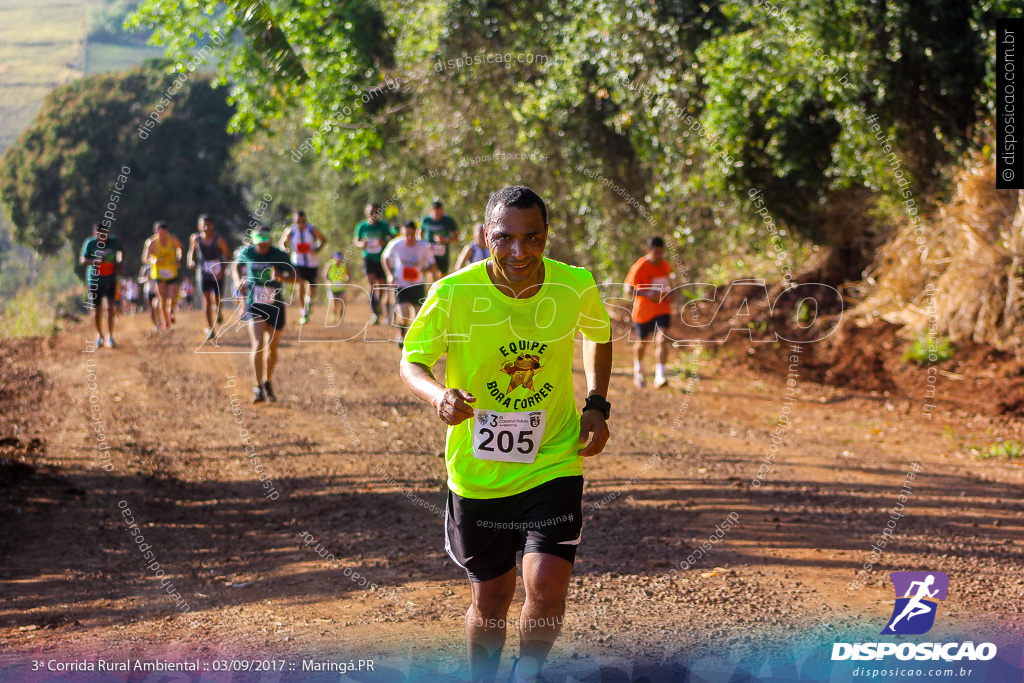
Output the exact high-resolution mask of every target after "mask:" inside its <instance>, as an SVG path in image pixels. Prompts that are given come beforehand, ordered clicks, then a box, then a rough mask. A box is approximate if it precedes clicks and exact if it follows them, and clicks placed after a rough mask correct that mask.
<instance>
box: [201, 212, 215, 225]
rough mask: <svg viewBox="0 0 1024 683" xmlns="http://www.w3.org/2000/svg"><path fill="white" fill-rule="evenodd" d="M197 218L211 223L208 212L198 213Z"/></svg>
mask: <svg viewBox="0 0 1024 683" xmlns="http://www.w3.org/2000/svg"><path fill="white" fill-rule="evenodd" d="M199 220H200V221H205V222H207V223H209V224H210V225H213V219H212V218H210V214H208V213H201V214H199Z"/></svg>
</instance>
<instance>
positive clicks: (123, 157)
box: [0, 63, 247, 264]
mask: <svg viewBox="0 0 1024 683" xmlns="http://www.w3.org/2000/svg"><path fill="white" fill-rule="evenodd" d="M166 66H167V65H166V64H164V63H160V64H149V65H146V66H143V67H139V68H135V69H132V70H129V71H126V72H122V73H120V74H103V75H97V76H90V77H87V78H83V79H81V80H78V81H75V82H74V83H71V84H70V85H67V86H64V87H62V88H58V89H56V90H54V91H52V92H51V93H50V94H49V95H48V96H47V98H46V100H45V101H44V103H43V106H42V109H41V110H40V111H39V114H38V115H37V116H36V118H35V121H34V122H33V124H32V125H31V127H29V129H28V130H26V131H25V132H24V133H22V135H21V136H20V137H19V138H18V140H17V142H15V144H14V145H12V146H11V147H9V148H8V149H7V151H6V152H5V153H4V155H3V157H2V158H0V201H2V203H3V206H4V209H5V211H6V213H7V215H8V216H9V219H10V223H11V224H12V226H13V234H14V238H15V239H16V240H17V241H19V242H20V243H22V244H24V245H26V246H29V247H31V248H33V249H35V250H37V251H39V252H41V253H43V254H53V253H55V252H56V251H57V250H58V249H59V248H60V247H61V245H63V244H65V243H67V242H68V241H71V242H72V243H73V244H74V245H76V246H77V244H79V243H80V242H81V241H82V240H84V239H85V238H86V237H87V236H88V235H89V234H90V232H91V226H92V224H93V223H95V222H98V221H99V222H102V221H107V223H108V224H109V227H110V228H111V230H112V232H114V234H116V235H118V236H119V237H120V238H121V240H122V242H123V243H124V245H125V251H126V253H125V257H126V259H127V260H128V262H129V263H130V264H134V263H136V262H137V260H138V258H139V255H140V253H141V249H142V242H143V241H144V240H145V239H146V237H148V236H149V235H150V234H151V226H152V224H153V222H154V221H155V220H158V219H164V220H167V221H169V222H170V224H171V229H172V232H174V233H176V234H178V235H179V237H180V238H182V239H184V237H185V235H186V234H187V232H188V231H191V230H192V229H193V226H194V225H195V222H196V217H197V216H198V215H199V214H201V213H210V214H212V215H213V216H215V219H217V220H218V224H219V225H221V226H223V228H222V229H230V228H232V227H234V228H237V229H239V230H241V229H242V228H244V225H245V224H246V223H247V219H246V218H245V216H246V210H245V207H244V205H243V203H242V199H241V193H240V188H239V186H238V184H237V183H236V181H235V180H234V179H233V170H232V166H233V162H232V160H231V156H230V152H231V147H232V145H233V143H234V138H233V136H231V135H229V134H228V133H227V132H226V127H227V123H228V121H229V120H230V118H231V116H232V113H233V110H232V108H231V107H230V106H229V105H228V104H227V103H226V102H225V94H226V93H225V92H224V90H223V89H220V88H214V87H212V86H211V83H210V78H209V77H207V76H203V75H201V74H199V73H189V72H188V71H184V73H182V74H179V76H178V77H177V78H175V77H172V76H171V75H168V74H167V73H166V72H165V70H166ZM118 176H121V177H122V178H123V180H121V181H120V182H119V181H118ZM118 186H120V187H121V188H122V189H121V190H117V189H116V188H117V187H118Z"/></svg>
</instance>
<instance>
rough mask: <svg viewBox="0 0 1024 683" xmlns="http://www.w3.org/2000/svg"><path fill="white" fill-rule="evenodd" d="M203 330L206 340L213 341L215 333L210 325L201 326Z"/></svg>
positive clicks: (215, 336)
mask: <svg viewBox="0 0 1024 683" xmlns="http://www.w3.org/2000/svg"><path fill="white" fill-rule="evenodd" d="M203 332H205V333H206V341H213V340H214V339H216V338H217V334H216V332H214V330H213V328H212V327H205V328H203Z"/></svg>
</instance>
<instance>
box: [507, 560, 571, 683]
mask: <svg viewBox="0 0 1024 683" xmlns="http://www.w3.org/2000/svg"><path fill="white" fill-rule="evenodd" d="M571 578H572V562H569V561H568V560H565V559H562V558H561V557H557V556H555V555H549V554H547V553H526V554H525V555H523V583H524V584H525V585H526V602H525V603H524V604H523V611H522V614H520V616H519V663H518V665H517V667H516V670H517V675H518V676H519V678H522V679H527V680H529V679H530V678H532V677H533V676H536V675H537V673H538V672H539V671H540V670H541V667H543V666H544V660H545V659H547V656H548V653H549V652H551V646H552V645H554V643H555V639H556V638H558V634H559V633H561V631H562V619H563V617H564V616H565V594H566V591H567V590H568V589H569V579H571Z"/></svg>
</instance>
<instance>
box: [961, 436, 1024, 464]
mask: <svg viewBox="0 0 1024 683" xmlns="http://www.w3.org/2000/svg"><path fill="white" fill-rule="evenodd" d="M970 451H971V453H973V454H974V455H975V456H977V457H978V458H981V459H982V460H990V459H992V458H1009V459H1011V460H1020V459H1021V458H1024V443H1021V442H1020V441H1013V440H1010V441H997V442H996V443H994V444H991V445H990V446H988V448H984V447H975V448H971V449H970Z"/></svg>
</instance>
